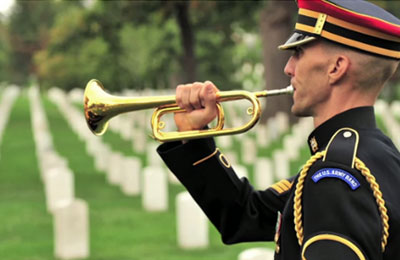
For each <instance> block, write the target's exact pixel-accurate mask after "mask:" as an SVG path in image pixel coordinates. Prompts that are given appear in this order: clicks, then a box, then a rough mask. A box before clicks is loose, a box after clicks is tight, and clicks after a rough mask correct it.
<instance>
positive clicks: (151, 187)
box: [48, 89, 209, 249]
mask: <svg viewBox="0 0 400 260" xmlns="http://www.w3.org/2000/svg"><path fill="white" fill-rule="evenodd" d="M48 96H49V98H50V99H51V100H52V101H53V102H54V104H56V105H57V106H58V109H59V111H60V112H61V114H63V115H64V117H65V119H66V120H67V122H69V124H70V126H72V127H73V125H74V124H76V123H77V122H79V121H81V120H83V117H82V114H81V113H77V111H76V107H75V106H74V105H73V104H71V103H70V102H68V100H67V99H66V98H65V93H64V92H63V91H61V90H59V89H51V90H50V91H49V93H48ZM75 132H76V133H77V134H82V133H79V132H77V131H75ZM87 132H88V131H87ZM85 138H87V140H86V141H87V146H86V147H87V152H88V154H89V155H91V156H92V157H93V158H94V159H95V161H97V160H96V158H98V157H100V158H101V160H100V161H98V163H96V165H97V168H98V170H99V171H101V172H105V173H106V179H107V180H108V182H109V183H110V184H112V185H120V186H121V190H122V191H123V193H124V194H125V195H128V196H136V195H141V196H142V206H143V208H144V209H145V210H146V211H149V212H160V211H166V210H168V178H167V172H166V170H165V168H163V167H162V166H161V165H154V164H153V165H152V166H147V167H144V168H141V165H140V163H139V160H138V159H136V158H133V157H126V156H123V155H122V154H121V153H118V152H116V151H111V149H110V148H109V146H108V145H106V144H105V143H104V142H102V139H101V138H98V137H94V136H93V135H92V134H91V133H90V135H87V136H86V137H85ZM153 156H154V155H153ZM100 162H103V163H102V164H100ZM116 176H119V177H116ZM170 176H171V175H170ZM169 180H170V181H172V182H173V183H175V184H176V183H177V180H176V179H173V178H169ZM129 183H130V184H129ZM127 184H128V186H129V187H131V188H132V189H126V188H127V187H126V185H127ZM133 187H134V188H133ZM176 220H177V242H178V246H179V247H180V248H185V249H191V248H205V247H207V246H208V243H209V241H208V220H207V218H206V217H205V215H204V213H203V212H202V211H201V210H200V208H199V207H198V206H197V204H196V203H195V202H194V200H193V199H192V197H191V196H190V195H189V193H187V192H182V193H180V194H178V195H177V197H176Z"/></svg>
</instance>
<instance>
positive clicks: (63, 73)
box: [0, 0, 264, 90]
mask: <svg viewBox="0 0 400 260" xmlns="http://www.w3.org/2000/svg"><path fill="white" fill-rule="evenodd" d="M179 3H182V1H100V0H98V1H92V2H90V1H51V0H47V1H21V0H17V1H16V4H15V6H14V9H13V10H12V13H11V15H10V17H9V19H8V20H7V21H6V22H5V24H2V25H1V28H2V30H1V31H0V32H2V34H0V41H1V42H2V43H5V44H1V47H0V66H1V67H2V68H4V69H2V71H3V72H4V71H6V70H8V71H9V72H12V73H5V74H6V75H5V74H4V73H3V74H0V76H1V78H2V81H8V82H13V83H17V84H20V85H23V84H26V83H28V82H29V80H30V79H32V78H34V79H37V80H38V82H39V83H40V86H41V87H44V88H50V87H52V86H58V87H60V88H63V89H66V90H68V89H72V88H75V87H84V86H85V84H86V83H87V81H88V80H90V79H91V78H98V79H99V80H101V81H102V82H103V84H104V85H105V86H106V87H107V88H108V89H112V90H119V89H123V88H135V89H143V88H170V87H175V86H176V84H180V83H184V82H185V78H186V77H185V76H186V75H185V73H187V64H185V57H184V56H185V55H187V54H186V53H185V48H187V47H188V46H184V43H183V41H182V37H185V34H184V28H182V27H184V26H186V27H190V28H189V29H190V31H191V32H192V33H193V37H194V39H195V40H194V41H193V43H192V45H193V46H189V47H193V49H194V57H195V62H196V64H195V65H196V69H197V71H196V75H197V76H196V80H198V81H204V80H213V81H214V82H215V83H216V84H218V85H219V86H221V88H222V89H227V88H229V89H231V88H240V87H241V85H240V81H241V79H239V78H238V77H237V76H236V77H235V76H234V75H235V74H236V75H238V74H237V72H238V71H241V67H242V66H243V64H244V62H245V61H248V60H251V63H252V64H256V63H259V62H260V61H261V45H260V44H259V45H257V48H248V46H247V45H246V41H245V40H243V37H242V36H243V35H244V34H249V33H253V34H256V33H257V30H258V12H259V11H260V10H261V8H262V7H263V4H264V2H263V1H234V2H229V1H197V0H192V1H186V2H185V1H184V3H187V4H188V10H187V12H188V17H189V20H188V21H184V22H186V24H182V23H179V22H178V17H177V12H178V11H177V10H178V5H179ZM239 34H241V35H239ZM186 35H187V34H186ZM6 46H10V48H9V49H7V48H6ZM251 47H256V46H254V45H253V46H251ZM249 53H251V54H252V55H247V54H249ZM254 54H255V55H254ZM11 57H12V58H11ZM5 64H8V65H9V68H6V66H5Z"/></svg>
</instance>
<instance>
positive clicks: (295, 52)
mask: <svg viewBox="0 0 400 260" xmlns="http://www.w3.org/2000/svg"><path fill="white" fill-rule="evenodd" d="M302 53H303V49H302V48H301V47H296V48H295V49H294V50H293V56H296V57H299V56H300V55H301V54H302Z"/></svg>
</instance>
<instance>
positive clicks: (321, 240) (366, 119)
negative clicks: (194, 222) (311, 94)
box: [158, 107, 400, 260]
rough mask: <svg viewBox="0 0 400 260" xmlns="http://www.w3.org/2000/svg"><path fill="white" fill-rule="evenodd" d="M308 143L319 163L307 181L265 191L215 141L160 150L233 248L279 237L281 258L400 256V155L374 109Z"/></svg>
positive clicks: (333, 123)
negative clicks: (240, 171)
mask: <svg viewBox="0 0 400 260" xmlns="http://www.w3.org/2000/svg"><path fill="white" fill-rule="evenodd" d="M309 146H310V151H311V153H312V155H313V156H316V158H315V162H313V163H312V164H311V166H310V167H309V169H308V170H307V171H306V174H305V176H304V177H302V176H301V173H300V174H298V175H297V176H295V177H293V178H291V179H288V180H282V181H280V182H278V183H276V184H274V185H272V186H271V187H269V188H268V189H266V190H263V191H258V190H254V189H253V187H252V186H251V184H250V183H249V182H248V180H247V179H246V178H242V179H239V178H238V177H237V175H236V174H235V172H234V170H233V168H232V166H231V164H230V163H229V161H228V160H227V158H226V157H225V156H224V155H223V153H221V151H220V150H219V149H218V148H216V147H215V144H214V141H213V139H202V140H193V141H190V142H188V143H186V144H181V143H180V142H172V143H165V144H163V145H161V146H160V147H159V149H158V152H159V154H160V155H161V157H162V158H163V160H164V161H165V163H166V164H167V166H168V167H169V168H170V169H171V171H172V172H174V174H175V175H176V176H177V177H178V179H179V180H180V181H181V182H182V184H183V185H184V186H185V187H186V188H187V190H188V191H189V192H190V194H191V195H192V196H193V198H194V199H195V200H196V202H197V203H198V204H199V205H200V207H201V208H202V209H203V211H204V212H205V213H206V215H207V216H208V218H209V219H210V220H211V222H212V223H213V224H214V226H215V227H216V228H217V229H218V231H219V232H220V233H221V236H222V240H223V242H224V243H226V244H233V243H238V242H245V241H247V242H249V241H273V240H275V241H276V258H275V259H290V260H295V259H351V260H352V259H370V260H379V259H382V260H389V259H390V260H394V259H399V257H400V246H399V245H400V199H399V198H400V189H399V188H398V187H400V154H399V152H398V151H397V149H396V148H395V146H394V145H393V143H392V142H391V140H390V139H389V138H388V137H386V136H385V135H384V134H383V133H382V132H381V131H380V130H379V129H378V128H376V124H375V117H374V110H373V108H372V107H360V108H355V109H352V110H349V111H346V112H344V113H342V114H339V115H337V116H335V117H333V118H331V119H330V120H328V121H327V122H325V123H324V124H322V125H320V126H319V127H318V128H316V129H315V130H314V131H313V132H312V133H311V135H310V137H309ZM323 151H325V152H323ZM360 162H361V163H363V164H365V165H362V167H360V166H359V165H356V164H357V163H360ZM304 167H306V165H305V166H304ZM304 167H303V170H304ZM360 168H361V170H360ZM364 168H368V172H369V174H366V173H362V170H364ZM302 172H304V171H302ZM303 175H304V174H303ZM300 178H303V179H302V181H301V183H302V185H299V183H300V181H299V180H300ZM377 186H378V187H377ZM296 194H297V195H299V194H300V195H301V196H300V199H299V198H298V196H296ZM379 194H380V195H379ZM296 200H297V201H299V200H300V204H299V205H300V206H301V210H300V211H298V210H297V215H296V209H295V207H296V206H297V205H296ZM299 213H300V216H299ZM296 217H297V220H296ZM299 217H300V218H299ZM296 222H297V227H296V224H295V223H296ZM299 222H301V224H299ZM277 223H278V224H277ZM299 230H301V232H300V231H299ZM299 233H301V234H299ZM300 239H301V241H300ZM327 256H329V258H323V257H327ZM301 257H304V258H301Z"/></svg>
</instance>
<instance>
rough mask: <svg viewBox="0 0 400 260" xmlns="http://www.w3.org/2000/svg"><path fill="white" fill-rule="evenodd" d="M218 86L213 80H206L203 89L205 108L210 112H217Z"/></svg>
mask: <svg viewBox="0 0 400 260" xmlns="http://www.w3.org/2000/svg"><path fill="white" fill-rule="evenodd" d="M217 90H218V89H217V87H215V85H214V84H212V83H211V82H206V83H205V86H204V88H203V89H202V91H203V93H202V95H201V96H202V97H203V99H202V102H203V104H204V107H205V109H206V110H207V111H208V113H210V114H213V115H214V114H215V113H216V103H217V95H216V93H217Z"/></svg>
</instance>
